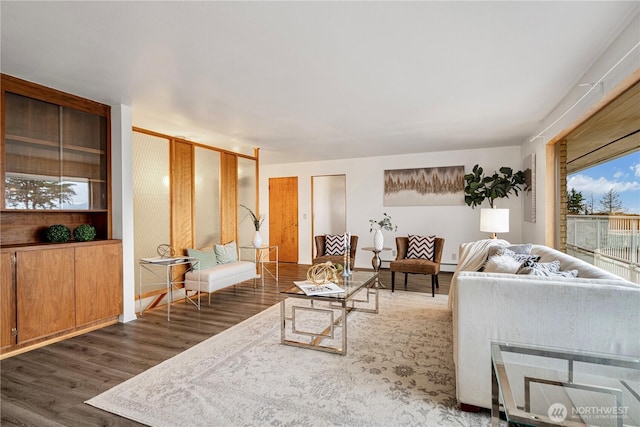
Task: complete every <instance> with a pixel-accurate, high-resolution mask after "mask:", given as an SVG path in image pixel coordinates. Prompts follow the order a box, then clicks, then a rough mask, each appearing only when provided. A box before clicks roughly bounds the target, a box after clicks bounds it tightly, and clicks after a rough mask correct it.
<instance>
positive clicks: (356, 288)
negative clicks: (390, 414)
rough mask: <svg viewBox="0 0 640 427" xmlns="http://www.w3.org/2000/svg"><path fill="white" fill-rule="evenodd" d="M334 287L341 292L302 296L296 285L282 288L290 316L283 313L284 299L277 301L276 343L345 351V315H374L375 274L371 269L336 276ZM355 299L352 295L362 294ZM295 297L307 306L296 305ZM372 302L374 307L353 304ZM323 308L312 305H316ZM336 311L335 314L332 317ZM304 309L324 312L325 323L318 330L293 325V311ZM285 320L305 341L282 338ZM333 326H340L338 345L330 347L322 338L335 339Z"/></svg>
mask: <svg viewBox="0 0 640 427" xmlns="http://www.w3.org/2000/svg"><path fill="white" fill-rule="evenodd" d="M338 286H340V287H341V288H343V289H345V292H344V293H340V294H332V295H314V296H308V295H305V294H304V292H302V291H301V290H300V289H298V287H296V286H293V287H291V288H289V289H287V290H285V291H282V292H281V294H283V296H286V297H288V299H289V302H290V305H291V306H290V311H291V315H290V316H287V313H286V306H285V300H286V299H287V298H285V299H283V300H282V301H280V342H281V343H282V344H285V345H290V346H294V347H302V348H309V349H312V350H318V351H324V352H327V353H333V354H340V355H342V356H344V355H346V354H347V342H348V341H347V323H348V322H347V317H348V315H349V313H351V312H352V311H361V312H364V313H373V314H378V311H379V298H378V274H377V273H375V272H374V273H371V272H354V273H353V274H352V276H351V277H350V278H348V279H345V280H343V279H342V278H341V279H340V283H338ZM363 292H364V298H363V299H359V298H356V296H360V295H362V293H363ZM296 300H309V301H310V304H311V305H310V306H302V305H296ZM372 301H373V302H374V303H375V308H365V307H358V306H357V305H356V303H367V304H369V305H370V304H371V302H372ZM320 304H322V305H324V307H316V305H320ZM336 311H337V312H338V316H336ZM304 312H315V313H326V314H328V315H329V325H328V326H327V327H326V328H325V329H324V330H322V331H321V332H313V331H305V330H303V329H298V328H297V327H296V313H299V314H302V313H304ZM287 323H289V324H290V329H291V333H295V334H297V335H304V336H308V337H309V341H308V342H304V341H297V340H293V339H288V338H287V337H286V332H287ZM336 328H342V346H341V347H333V346H330V345H324V344H322V342H323V340H325V339H327V338H328V339H333V338H335V336H336V335H335V332H336Z"/></svg>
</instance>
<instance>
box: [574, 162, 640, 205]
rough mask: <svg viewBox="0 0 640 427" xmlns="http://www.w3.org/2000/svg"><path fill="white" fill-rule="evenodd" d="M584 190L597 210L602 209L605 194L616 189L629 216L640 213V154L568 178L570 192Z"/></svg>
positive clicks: (585, 196)
mask: <svg viewBox="0 0 640 427" xmlns="http://www.w3.org/2000/svg"><path fill="white" fill-rule="evenodd" d="M571 188H575V189H576V191H580V192H581V193H582V196H583V197H584V199H585V201H589V202H590V201H591V196H592V195H593V202H594V203H593V204H594V211H599V210H602V206H601V205H600V203H599V201H600V199H601V198H602V195H603V194H604V193H606V192H607V191H609V190H610V189H612V188H613V189H614V190H615V191H617V192H618V194H619V195H620V200H621V201H622V207H623V208H624V212H625V213H629V214H640V151H635V152H633V153H631V154H627V155H626V156H624V157H619V158H617V159H614V160H611V161H609V162H607V163H603V164H601V165H598V166H593V167H591V168H589V169H585V170H582V171H580V172H576V173H574V174H572V175H569V177H568V179H567V190H568V191H571Z"/></svg>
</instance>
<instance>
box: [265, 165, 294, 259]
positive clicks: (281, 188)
mask: <svg viewBox="0 0 640 427" xmlns="http://www.w3.org/2000/svg"><path fill="white" fill-rule="evenodd" d="M269 243H270V244H271V245H274V246H278V251H279V258H280V262H294V263H297V262H298V177H297V176H294V177H286V178H269Z"/></svg>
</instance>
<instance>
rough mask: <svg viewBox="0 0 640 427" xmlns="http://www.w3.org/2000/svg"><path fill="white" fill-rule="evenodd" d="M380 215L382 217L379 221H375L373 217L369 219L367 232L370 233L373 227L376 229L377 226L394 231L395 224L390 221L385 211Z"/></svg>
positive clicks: (396, 227) (395, 228)
mask: <svg viewBox="0 0 640 427" xmlns="http://www.w3.org/2000/svg"><path fill="white" fill-rule="evenodd" d="M382 215H383V218H382V219H381V220H380V221H376V220H375V219H370V220H369V223H370V227H369V233H371V232H372V231H373V230H374V229H376V230H377V229H378V228H379V229H381V230H387V231H396V230H397V229H398V226H397V225H393V223H391V217H390V216H389V215H387V214H386V212H385V213H383V214H382Z"/></svg>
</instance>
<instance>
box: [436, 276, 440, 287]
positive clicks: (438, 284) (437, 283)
mask: <svg viewBox="0 0 640 427" xmlns="http://www.w3.org/2000/svg"><path fill="white" fill-rule="evenodd" d="M436 288H438V289H440V282H439V281H438V275H437V274H436Z"/></svg>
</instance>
